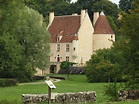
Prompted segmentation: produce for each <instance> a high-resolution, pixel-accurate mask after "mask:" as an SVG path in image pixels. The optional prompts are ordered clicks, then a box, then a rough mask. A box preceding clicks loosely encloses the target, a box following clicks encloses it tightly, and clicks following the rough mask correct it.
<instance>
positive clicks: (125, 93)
mask: <svg viewBox="0 0 139 104" xmlns="http://www.w3.org/2000/svg"><path fill="white" fill-rule="evenodd" d="M118 96H119V101H125V100H138V99H139V90H121V91H119V92H118Z"/></svg>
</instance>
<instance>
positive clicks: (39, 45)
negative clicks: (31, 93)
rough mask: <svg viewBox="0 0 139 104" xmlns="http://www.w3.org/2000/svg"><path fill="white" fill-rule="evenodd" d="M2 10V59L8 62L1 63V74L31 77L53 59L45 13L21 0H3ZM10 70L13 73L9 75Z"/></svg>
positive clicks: (25, 79) (0, 5) (23, 78)
mask: <svg viewBox="0 0 139 104" xmlns="http://www.w3.org/2000/svg"><path fill="white" fill-rule="evenodd" d="M0 11H1V29H0V37H1V38H0V39H1V40H0V42H1V49H2V50H1V52H3V54H1V56H0V60H1V62H5V63H6V64H7V66H8V67H6V66H5V64H1V67H2V68H0V74H1V75H3V76H2V77H14V78H17V79H18V80H20V81H28V80H31V79H32V77H33V75H34V73H35V68H36V67H37V68H40V69H46V68H47V65H48V63H49V61H48V54H49V35H48V34H47V32H46V26H45V23H43V16H42V15H40V14H39V13H38V12H37V11H35V10H33V9H30V8H28V7H26V6H25V5H24V3H23V2H22V1H18V0H10V1H9V0H2V1H0ZM10 43H11V44H10ZM6 51H7V53H5V52H6ZM14 52H15V54H14ZM10 58H11V59H10ZM13 66H14V67H13ZM6 70H8V71H9V72H11V73H12V74H8V75H7V73H6V72H8V71H6ZM3 72H5V74H3Z"/></svg>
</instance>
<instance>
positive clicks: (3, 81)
mask: <svg viewBox="0 0 139 104" xmlns="http://www.w3.org/2000/svg"><path fill="white" fill-rule="evenodd" d="M17 83H18V82H17V80H16V79H11V78H10V79H8V78H0V87H9V86H16V85H17Z"/></svg>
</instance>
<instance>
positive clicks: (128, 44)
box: [121, 0, 139, 89]
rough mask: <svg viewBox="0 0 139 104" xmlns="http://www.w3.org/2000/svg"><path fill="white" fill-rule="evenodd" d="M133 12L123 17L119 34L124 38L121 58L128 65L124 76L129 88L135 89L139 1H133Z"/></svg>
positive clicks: (138, 76)
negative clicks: (123, 58)
mask: <svg viewBox="0 0 139 104" xmlns="http://www.w3.org/2000/svg"><path fill="white" fill-rule="evenodd" d="M133 5H134V10H132V11H130V13H129V14H125V15H123V18H122V22H123V25H122V28H121V32H122V34H123V35H124V37H125V46H124V47H123V49H124V50H123V56H124V57H125V58H126V60H127V62H128V64H127V67H126V69H127V70H126V72H127V73H126V75H127V79H128V84H126V85H127V86H128V87H129V88H132V89H135V88H138V86H139V65H138V64H139V41H138V40H139V35H138V34H139V29H138V28H139V21H138V20H139V1H138V0H134V4H133Z"/></svg>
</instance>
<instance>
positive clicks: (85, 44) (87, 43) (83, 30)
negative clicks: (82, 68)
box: [77, 13, 94, 64]
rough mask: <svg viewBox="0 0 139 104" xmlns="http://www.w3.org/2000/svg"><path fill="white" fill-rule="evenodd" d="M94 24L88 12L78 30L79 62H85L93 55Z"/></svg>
mask: <svg viewBox="0 0 139 104" xmlns="http://www.w3.org/2000/svg"><path fill="white" fill-rule="evenodd" d="M93 32H94V29H93V26H92V23H91V21H90V18H89V16H88V14H87V13H86V15H85V18H84V20H83V21H82V25H81V27H80V29H79V31H78V39H79V42H78V58H77V62H78V63H83V64H84V63H85V62H86V61H88V60H89V59H90V58H91V55H92V52H93V50H92V45H93V42H92V40H93Z"/></svg>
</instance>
